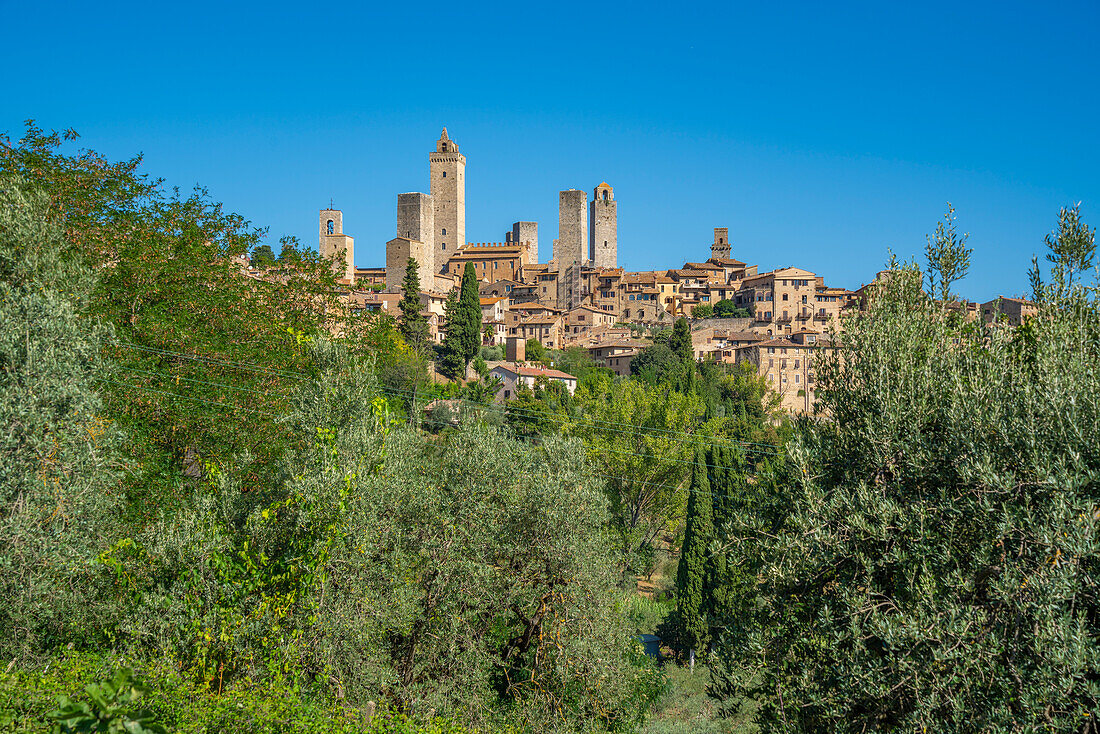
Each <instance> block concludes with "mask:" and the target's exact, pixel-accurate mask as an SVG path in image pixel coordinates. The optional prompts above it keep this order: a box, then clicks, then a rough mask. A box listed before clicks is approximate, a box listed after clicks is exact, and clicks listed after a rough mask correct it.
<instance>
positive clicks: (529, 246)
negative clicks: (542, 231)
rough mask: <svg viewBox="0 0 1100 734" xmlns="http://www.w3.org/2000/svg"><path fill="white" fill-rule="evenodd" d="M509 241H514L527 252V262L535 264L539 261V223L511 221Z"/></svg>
mask: <svg viewBox="0 0 1100 734" xmlns="http://www.w3.org/2000/svg"><path fill="white" fill-rule="evenodd" d="M509 241H510V242H515V243H516V244H517V245H519V246H520V247H522V248H523V250H524V252H525V253H526V254H527V260H526V261H527V263H529V264H531V265H535V264H537V263H538V261H539V223H538V222H513V223H512V236H511V237H510V238H509Z"/></svg>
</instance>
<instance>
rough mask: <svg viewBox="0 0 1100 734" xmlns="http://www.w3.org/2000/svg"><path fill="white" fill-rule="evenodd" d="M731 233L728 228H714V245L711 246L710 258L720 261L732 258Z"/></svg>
mask: <svg viewBox="0 0 1100 734" xmlns="http://www.w3.org/2000/svg"><path fill="white" fill-rule="evenodd" d="M730 252H731V250H730V231H729V228H728V227H715V228H714V244H713V245H711V246H710V256H711V257H714V258H718V259H720V260H729V258H730Z"/></svg>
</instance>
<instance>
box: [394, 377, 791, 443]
mask: <svg viewBox="0 0 1100 734" xmlns="http://www.w3.org/2000/svg"><path fill="white" fill-rule="evenodd" d="M379 389H380V390H381V391H383V392H388V393H390V394H395V393H402V394H403V395H397V394H395V395H394V396H395V397H406V398H408V397H412V398H414V399H415V398H416V396H417V394H416V393H414V392H411V391H408V390H400V389H398V388H387V387H380V388H379ZM432 399H435V400H457V401H459V402H463V403H468V404H471V405H473V406H475V407H477V408H480V409H482V410H492V411H497V412H504V413H507V412H513V413H519V414H520V415H523V416H525V417H529V418H540V419H543V420H548V421H551V422H553V423H558V424H559V425H563V426H564V425H567V424H569V423H576V424H577V425H580V426H584V425H588V426H591V427H592V428H594V429H596V430H603V431H610V432H614V433H624V434H629V435H641V436H647V437H650V438H664V437H666V436H665V435H658V436H654V435H652V434H650V433H648V431H649V430H650V429H648V428H646V427H643V426H633V425H631V424H630V423H620V422H613V421H593V420H590V419H588V418H580V419H575V420H571V419H567V418H560V417H557V416H553V415H550V414H543V413H536V412H533V411H530V410H525V409H523V408H516V407H514V406H511V405H508V406H496V405H486V404H483V403H478V402H475V401H472V400H469V399H467V398H458V397H452V398H442V397H440V398H432ZM597 423H602V424H604V425H606V426H609V427H607V428H601V427H600V426H599V425H596V424H597ZM610 426H627V427H628V428H629V429H630V430H623V429H620V428H612V427H610ZM659 430H665V429H659ZM666 433H667V434H668V435H667V437H668V438H669V439H670V440H674V441H682V442H689V443H702V444H704V445H706V446H712V447H714V448H733V447H736V448H741V449H743V450H745V451H750V452H755V453H759V454H764V455H767V456H777V455H778V452H777V451H776V450H775V449H776V447H774V446H771V445H770V444H757V443H753V442H750V441H740V440H738V439H730V440H728V441H714V440H712V439H708V438H707V437H705V436H700V435H699V434H696V433H690V432H687V431H667V432H666ZM746 444H747V445H746ZM756 446H769V447H770V448H771V449H772V450H771V451H766V450H764V449H761V448H755V447H756Z"/></svg>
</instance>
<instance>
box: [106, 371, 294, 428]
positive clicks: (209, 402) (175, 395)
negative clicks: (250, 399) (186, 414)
mask: <svg viewBox="0 0 1100 734" xmlns="http://www.w3.org/2000/svg"><path fill="white" fill-rule="evenodd" d="M95 379H97V380H99V381H100V382H109V383H111V384H112V385H120V386H122V387H129V388H134V389H137V390H145V391H147V392H154V393H158V394H160V395H168V396H170V397H173V398H181V399H183V400H192V401H194V402H196V403H206V404H207V405H219V406H221V407H223V408H232V409H233V410H244V411H247V412H249V413H259V414H260V415H266V416H270V417H272V418H282V417H284V416H281V415H275V414H274V413H268V412H267V411H265V410H256V409H255V408H245V407H242V406H240V405H232V404H231V403H220V402H218V401H216V400H204V399H202V398H193V397H191V396H189V395H180V394H179V393H174V392H168V391H166V390H157V389H155V388H151V387H145V386H144V385H134V384H132V383H129V382H118V381H117V380H108V379H107V378H106V377H96V378H95Z"/></svg>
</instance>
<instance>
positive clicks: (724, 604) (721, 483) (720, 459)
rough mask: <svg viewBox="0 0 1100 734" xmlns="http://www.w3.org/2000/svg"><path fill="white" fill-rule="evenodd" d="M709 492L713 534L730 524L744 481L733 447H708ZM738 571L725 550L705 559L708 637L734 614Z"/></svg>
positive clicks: (739, 456) (740, 456)
mask: <svg viewBox="0 0 1100 734" xmlns="http://www.w3.org/2000/svg"><path fill="white" fill-rule="evenodd" d="M709 463H710V464H711V467H712V468H711V474H710V491H711V492H712V494H711V508H712V518H713V528H714V534H715V537H717V536H718V535H719V534H721V533H722V532H723V529H724V528H725V527H727V525H732V523H733V521H734V520H735V518H734V512H735V503H736V502H737V498H738V497H739V496H740V494H741V490H742V487H743V484H744V480H745V475H744V454H743V453H742V452H741V450H740V449H737V448H733V447H723V448H719V447H713V448H711V450H710V460H709ZM741 577H742V573H741V570H740V569H739V568H738V567H737V566H734V565H731V564H730V563H729V558H728V557H727V554H725V553H714V554H711V555H710V556H708V558H707V562H706V579H705V581H704V591H703V608H704V610H705V613H706V617H707V619H708V620H709V622H710V627H711V640H712V641H714V640H715V639H716V638H717V636H718V633H719V632H720V631H721V629H722V628H723V627H724V625H725V624H726V623H727V622H728V620H729V619H730V618H732V617H733V616H734V614H735V611H736V609H735V606H736V603H737V601H738V599H740V598H742V595H741V594H740V593H739V592H738V589H739V582H740V579H741Z"/></svg>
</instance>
